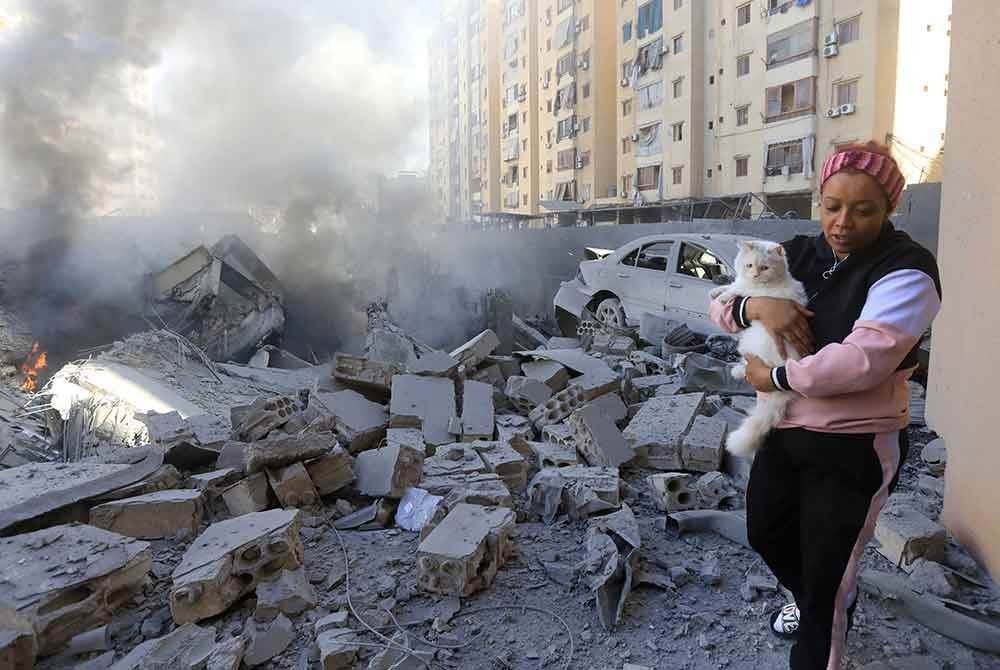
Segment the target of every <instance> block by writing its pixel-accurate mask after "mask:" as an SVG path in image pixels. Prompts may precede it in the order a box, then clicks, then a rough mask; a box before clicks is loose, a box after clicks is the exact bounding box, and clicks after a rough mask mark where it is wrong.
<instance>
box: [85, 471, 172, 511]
mask: <svg viewBox="0 0 1000 670" xmlns="http://www.w3.org/2000/svg"><path fill="white" fill-rule="evenodd" d="M182 479H183V478H182V477H181V473H180V472H178V470H177V468H175V467H174V466H172V465H161V466H160V467H158V468H157V469H156V471H155V472H153V474H151V475H149V476H148V477H146V478H145V479H142V480H140V481H137V482H136V483H134V484H129V485H128V486H123V487H122V488H120V489H115V490H114V491H109V492H108V493H104V494H101V495H99V496H96V497H94V498H92V499H91V500H93V501H94V502H107V501H109V500H121V499H122V498H134V497H135V496H143V495H146V494H147V493H156V492H157V491H166V490H168V489H175V488H180V486H181V480H182Z"/></svg>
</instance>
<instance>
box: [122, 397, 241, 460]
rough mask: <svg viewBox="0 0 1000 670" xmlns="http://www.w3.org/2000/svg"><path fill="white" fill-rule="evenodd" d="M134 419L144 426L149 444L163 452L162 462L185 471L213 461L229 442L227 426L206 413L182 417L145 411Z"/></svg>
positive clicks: (177, 414)
mask: <svg viewBox="0 0 1000 670" xmlns="http://www.w3.org/2000/svg"><path fill="white" fill-rule="evenodd" d="M135 418H136V419H137V420H138V421H140V422H142V423H143V424H144V425H145V426H146V430H147V432H148V435H149V442H150V444H154V445H156V446H157V447H159V448H160V449H161V450H162V451H163V461H164V463H167V464H169V465H173V466H175V467H178V468H182V469H185V470H191V469H193V468H197V467H202V466H205V465H210V464H211V463H213V462H215V458H216V457H217V456H218V453H219V449H220V448H221V447H222V445H223V444H224V443H225V442H226V440H228V439H229V433H230V431H229V427H228V426H227V425H226V424H225V423H224V422H223V421H222V419H220V418H218V417H215V416H212V415H209V414H200V415H198V416H196V417H195V416H192V417H187V418H183V417H181V415H180V413H179V412H177V411H172V412H166V413H163V414H161V413H158V412H148V413H146V414H136V415H135ZM195 419H197V421H195Z"/></svg>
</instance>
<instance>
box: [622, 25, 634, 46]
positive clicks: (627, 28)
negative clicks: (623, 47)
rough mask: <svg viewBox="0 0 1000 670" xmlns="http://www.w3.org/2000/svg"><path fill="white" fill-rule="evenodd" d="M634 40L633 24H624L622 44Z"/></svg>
mask: <svg viewBox="0 0 1000 670" xmlns="http://www.w3.org/2000/svg"><path fill="white" fill-rule="evenodd" d="M630 39H632V22H631V21H626V22H625V23H623V24H622V42H623V43H624V42H628V41H629V40H630Z"/></svg>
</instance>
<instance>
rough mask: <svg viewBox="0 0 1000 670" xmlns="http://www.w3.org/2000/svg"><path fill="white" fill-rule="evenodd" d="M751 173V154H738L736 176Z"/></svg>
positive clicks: (744, 175)
mask: <svg viewBox="0 0 1000 670" xmlns="http://www.w3.org/2000/svg"><path fill="white" fill-rule="evenodd" d="M749 174H750V157H749V156H737V157H736V176H737V177H746V176H747V175H749Z"/></svg>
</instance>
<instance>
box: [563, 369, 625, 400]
mask: <svg viewBox="0 0 1000 670" xmlns="http://www.w3.org/2000/svg"><path fill="white" fill-rule="evenodd" d="M569 385H570V386H576V387H578V388H579V389H580V390H582V391H583V399H584V400H586V401H588V402H589V401H591V400H593V399H594V398H599V397H600V396H602V395H604V394H605V393H611V392H612V391H615V390H617V389H618V385H619V380H618V375H616V374H615V373H614V371H613V370H611V368H607V367H606V368H604V369H601V368H598V369H596V370H593V371H591V372H588V373H587V374H585V375H583V376H581V377H577V378H576V379H572V380H570V383H569Z"/></svg>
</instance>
